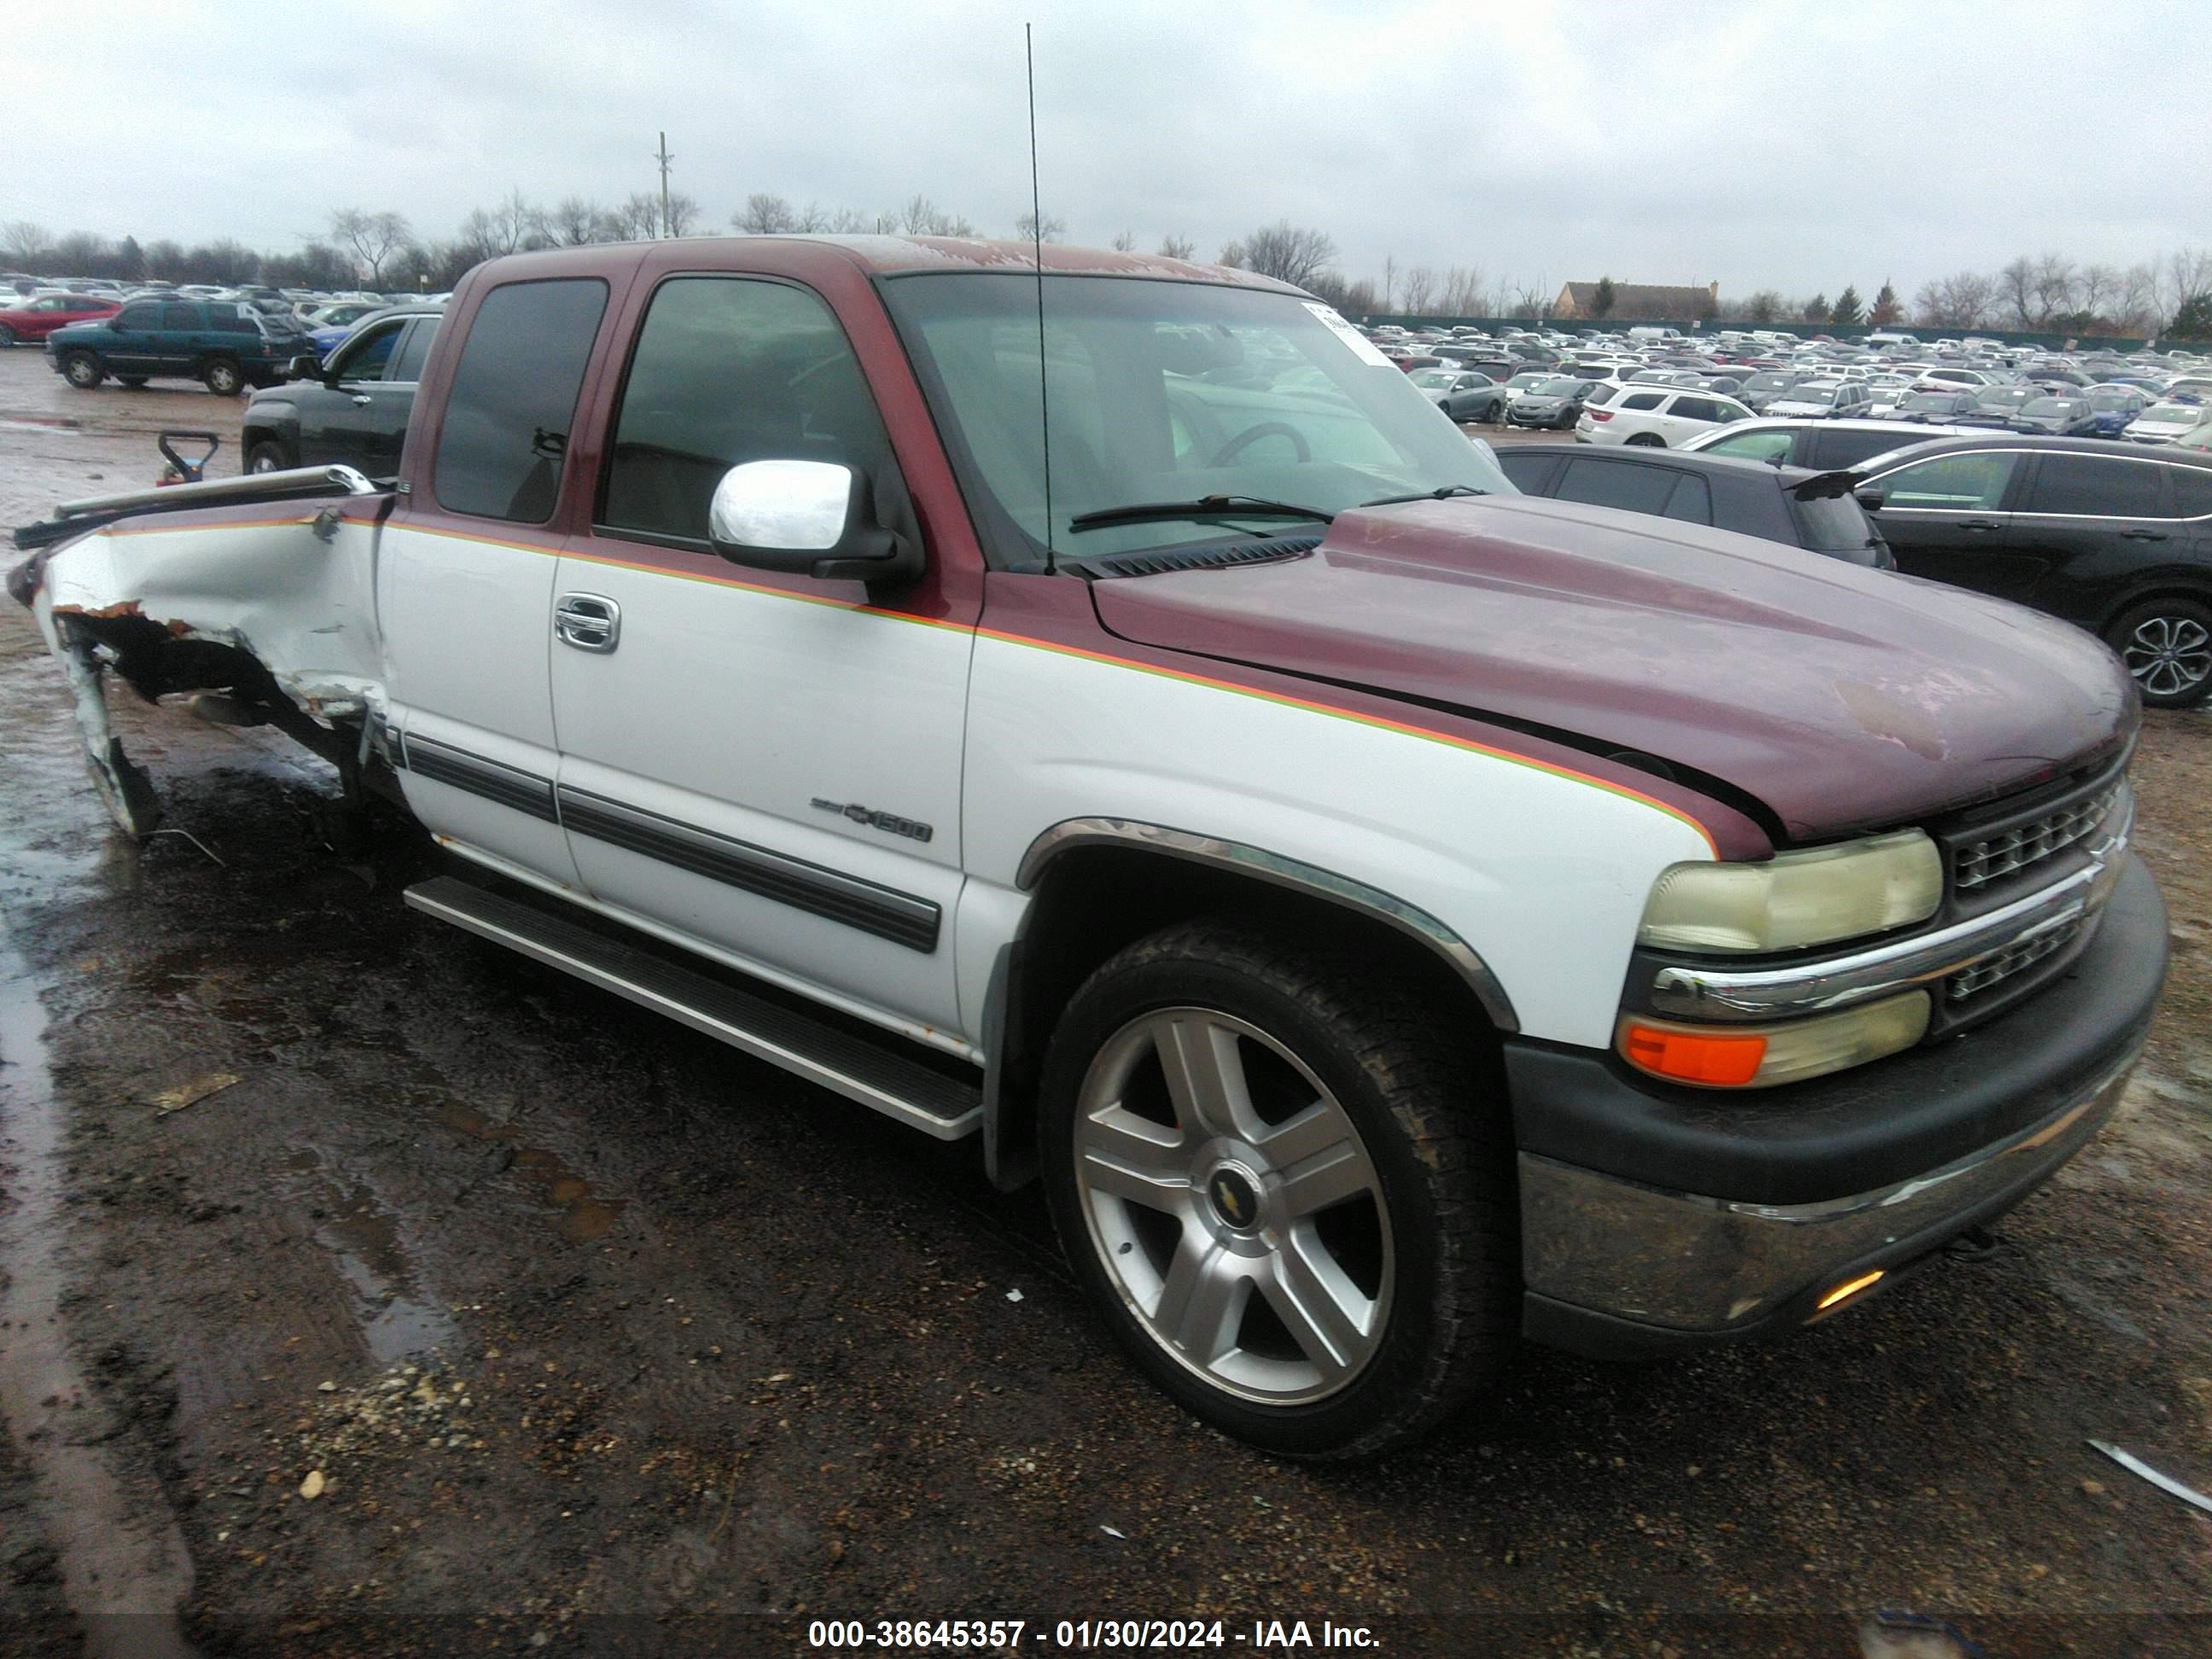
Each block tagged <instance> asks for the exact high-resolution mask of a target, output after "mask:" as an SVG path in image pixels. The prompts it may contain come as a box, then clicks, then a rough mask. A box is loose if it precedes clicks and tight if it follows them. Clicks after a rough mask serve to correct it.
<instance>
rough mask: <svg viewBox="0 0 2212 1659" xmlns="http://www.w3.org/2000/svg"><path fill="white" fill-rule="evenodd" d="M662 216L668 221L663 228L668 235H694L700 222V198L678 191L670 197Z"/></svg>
mask: <svg viewBox="0 0 2212 1659" xmlns="http://www.w3.org/2000/svg"><path fill="white" fill-rule="evenodd" d="M663 217H665V219H666V220H667V221H668V222H667V223H666V224H665V225H663V226H662V227H661V229H662V230H663V231H664V232H665V233H666V234H668V235H671V236H690V235H692V234H695V231H696V227H697V225H698V223H699V198H698V197H696V196H686V195H685V194H684V192H683V191H680V190H679V191H675V192H673V193H672V194H671V196H670V197H668V205H667V208H666V210H665V213H664V214H663Z"/></svg>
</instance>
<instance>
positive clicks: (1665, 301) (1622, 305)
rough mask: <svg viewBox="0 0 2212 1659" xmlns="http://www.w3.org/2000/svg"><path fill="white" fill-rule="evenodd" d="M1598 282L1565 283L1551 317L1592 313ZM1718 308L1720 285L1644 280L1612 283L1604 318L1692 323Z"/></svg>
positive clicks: (1584, 317)
mask: <svg viewBox="0 0 2212 1659" xmlns="http://www.w3.org/2000/svg"><path fill="white" fill-rule="evenodd" d="M1597 289H1598V285H1597V284H1596V283H1567V284H1566V285H1565V287H1564V288H1562V289H1560V290H1559V298H1558V299H1556V300H1554V301H1552V315H1553V317H1554V318H1561V317H1580V318H1583V319H1589V318H1591V317H1594V316H1595V314H1596V313H1595V312H1594V311H1592V310H1591V307H1593V306H1595V304H1596V303H1597ZM1720 308H1721V285H1720V284H1719V283H1707V284H1706V285H1705V287H1703V288H1660V287H1656V286H1654V285H1652V284H1650V283H1614V284H1613V309H1612V310H1610V311H1608V312H1607V313H1606V315H1607V317H1620V318H1625V319H1627V320H1628V321H1630V322H1638V323H1643V322H1680V323H1687V322H1694V321H1696V320H1697V319H1699V318H1701V317H1711V316H1713V315H1716V314H1717V313H1718V312H1719V310H1720Z"/></svg>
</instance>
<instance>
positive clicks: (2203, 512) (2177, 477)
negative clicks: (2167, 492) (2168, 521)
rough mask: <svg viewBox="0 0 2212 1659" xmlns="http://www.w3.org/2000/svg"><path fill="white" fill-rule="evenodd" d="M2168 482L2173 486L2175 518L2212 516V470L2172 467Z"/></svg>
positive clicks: (2198, 467)
mask: <svg viewBox="0 0 2212 1659" xmlns="http://www.w3.org/2000/svg"><path fill="white" fill-rule="evenodd" d="M2166 479H2167V481H2168V482H2169V483H2171V484H2172V486H2173V516H2174V517H2175V518H2177V519H2202V518H2205V517H2208V516H2212V469H2208V468H2205V467H2201V466H2170V467H2168V468H2166Z"/></svg>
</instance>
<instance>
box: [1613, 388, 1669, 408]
mask: <svg viewBox="0 0 2212 1659" xmlns="http://www.w3.org/2000/svg"><path fill="white" fill-rule="evenodd" d="M1659 402H1660V398H1659V394H1658V393H1657V392H1630V393H1629V394H1628V396H1626V398H1622V399H1621V400H1620V406H1621V407H1622V408H1623V409H1656V408H1658V407H1659Z"/></svg>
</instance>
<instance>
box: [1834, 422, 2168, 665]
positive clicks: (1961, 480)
mask: <svg viewBox="0 0 2212 1659" xmlns="http://www.w3.org/2000/svg"><path fill="white" fill-rule="evenodd" d="M1864 489H1865V490H1866V491H1868V492H1876V491H1878V492H1880V494H1881V498H1882V503H1881V507H1879V508H1878V509H1876V510H1875V513H1874V520H1875V524H1876V526H1879V527H1880V529H1881V533H1882V536H1883V538H1885V539H1886V540H1887V542H1888V543H1889V544H1890V546H1891V547H1892V548H1893V549H1894V550H1895V551H1896V554H1897V562H1898V566H1899V568H1900V569H1902V570H1904V571H1905V572H1906V573H1907V574H1911V575H1915V576H1928V577H1932V578H1933V579H1934V580H1937V581H1942V582H1950V583H1952V584H1954V585H1955V586H1960V587H1972V588H1975V589H1978V590H1979V591H1980V592H1984V593H1993V594H1995V595H1996V597H1997V598H1999V599H2016V600H2018V601H2019V602H2020V603H2021V604H2022V605H2033V606H2034V607H2035V609H2037V610H2038V611H2048V612H2049V613H2050V614H2051V615H2052V616H2054V617H2063V618H2064V619H2065V620H2066V621H2068V622H2070V623H2075V624H2076V625H2078V626H2080V627H2082V628H2086V629H2088V630H2089V631H2090V632H2091V633H2093V634H2095V635H2098V636H2099V637H2100V638H2101V639H2102V640H2103V641H2105V643H2106V644H2107V645H2109V646H2111V647H2112V649H2113V650H2115V651H2117V652H2118V653H2119V654H2120V659H2121V660H2122V661H2123V662H2124V663H2126V665H2127V666H2128V671H2129V672H2130V673H2131V674H2133V675H2134V676H2135V678H2136V686H2137V687H2138V688H2139V689H2140V690H2141V691H2142V700H2143V701H2144V702H2146V703H2148V704H2149V705H2150V706H2151V707H2152V708H2187V707H2189V706H2190V705H2191V704H2193V703H2198V702H2203V701H2204V699H2205V697H2206V696H2207V695H2208V694H2212V454H2206V453H2203V452H2202V451H2194V450H2175V449H2172V448H2159V449H2137V448H2136V447H2133V446H2121V445H2115V444H2113V443H2111V442H2109V441H2104V440H2100V439H2094V438H2031V437H2024V436H2022V437H2015V436H2010V435H2006V436H1999V435H1996V434H1994V433H1992V434H1990V435H1986V436H1980V437H1971V438H1942V439H1938V440H1936V441H1934V442H1932V443H1923V444H1914V445H1912V446H1911V447H1910V448H1905V449H1899V450H1898V451H1896V452H1895V453H1892V454H1888V455H1885V456H1881V457H1880V458H1879V460H1878V463H1877V464H1876V465H1874V466H1871V467H1869V469H1868V471H1867V476H1866V479H1865V483H1864Z"/></svg>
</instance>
